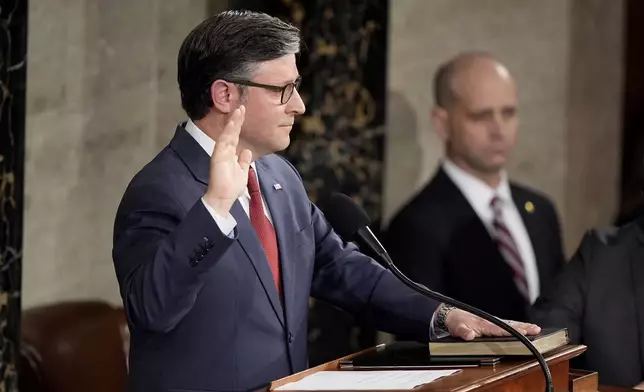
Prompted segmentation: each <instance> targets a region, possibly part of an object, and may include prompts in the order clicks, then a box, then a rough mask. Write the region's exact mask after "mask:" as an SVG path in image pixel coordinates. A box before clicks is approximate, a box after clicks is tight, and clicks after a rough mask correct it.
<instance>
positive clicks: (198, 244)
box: [112, 184, 234, 332]
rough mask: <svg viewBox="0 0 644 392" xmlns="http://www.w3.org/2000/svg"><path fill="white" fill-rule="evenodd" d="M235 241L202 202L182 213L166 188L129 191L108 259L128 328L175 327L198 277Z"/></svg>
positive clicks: (193, 294)
mask: <svg viewBox="0 0 644 392" xmlns="http://www.w3.org/2000/svg"><path fill="white" fill-rule="evenodd" d="M233 241H234V240H233V239H231V238H228V237H227V236H225V235H223V234H222V233H221V231H220V230H219V227H218V226H217V224H216V223H215V221H214V219H213V218H212V216H211V215H210V213H209V212H208V210H207V209H206V207H205V206H204V205H203V203H202V202H201V200H198V201H197V202H196V203H195V204H194V206H193V207H192V208H191V209H190V210H188V211H186V210H185V209H184V208H183V207H182V206H181V204H180V203H178V202H176V201H175V198H174V197H173V194H172V189H168V188H167V186H161V185H158V184H150V185H145V186H139V187H135V188H133V189H129V190H128V191H127V192H126V194H125V196H124V198H123V201H122V202H121V205H120V206H119V211H118V213H117V218H116V222H115V230H114V247H113V255H112V256H113V259H114V266H115V269H116V275H117V278H118V281H119V286H120V290H121V296H122V298H123V304H124V307H125V311H126V313H127V316H128V320H129V322H130V326H131V327H134V328H141V329H145V330H149V331H154V332H167V331H169V330H171V329H172V328H174V327H175V326H176V324H177V323H178V322H179V321H180V320H181V319H182V318H183V317H184V316H185V315H186V314H187V313H188V312H189V311H190V309H191V308H192V306H193V304H194V302H195V299H196V297H197V294H198V293H199V290H200V289H201V286H202V280H201V275H202V274H203V273H204V272H205V271H207V270H208V269H209V268H210V267H212V265H214V264H215V263H216V262H217V261H218V260H219V259H220V258H221V256H222V255H223V254H224V253H225V252H226V250H228V248H229V246H230V245H231V244H232V243H233ZM199 254H201V255H203V256H202V257H201V256H199ZM191 259H192V260H194V261H196V263H195V262H194V261H193V262H191Z"/></svg>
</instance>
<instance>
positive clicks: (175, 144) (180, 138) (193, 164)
mask: <svg viewBox="0 0 644 392" xmlns="http://www.w3.org/2000/svg"><path fill="white" fill-rule="evenodd" d="M170 147H171V148H172V149H173V150H174V151H175V152H176V153H177V155H179V157H180V158H181V160H182V161H183V162H184V163H185V165H186V166H187V167H188V169H189V170H190V171H191V172H192V174H193V176H194V177H195V179H197V181H199V182H201V183H203V184H206V185H208V180H209V177H210V156H209V155H208V154H207V153H206V152H205V151H204V150H203V148H201V146H200V145H199V143H197V141H196V140H195V139H194V138H193V137H192V136H191V135H190V134H189V133H188V132H187V131H186V130H185V123H181V124H179V126H177V130H176V132H175V135H174V137H173V138H172V140H171V141H170ZM258 162H259V161H258ZM261 182H262V178H261V176H260V183H261ZM262 194H264V195H265V197H266V190H265V189H262ZM267 203H268V200H267ZM269 205H270V204H269ZM230 212H231V214H232V215H233V217H234V218H235V220H236V221H237V233H238V238H237V239H238V242H239V244H240V245H241V247H242V249H243V250H244V252H245V253H246V255H247V256H248V258H249V259H250V261H251V263H252V264H253V268H254V269H255V272H256V273H257V276H258V277H259V280H260V282H261V284H262V286H263V288H264V291H265V292H266V295H267V296H268V298H269V300H270V302H271V305H272V307H273V310H274V311H275V314H276V315H277V318H278V319H279V321H280V323H281V324H282V327H284V326H285V324H284V311H283V309H282V304H281V302H280V299H279V295H278V293H277V288H276V287H275V282H274V281H273V274H272V273H271V269H270V266H269V265H268V259H267V258H266V253H264V248H263V247H262V243H261V242H260V241H259V238H258V237H257V233H256V232H255V229H254V228H253V226H252V225H251V223H250V219H249V218H248V215H247V214H246V212H245V211H244V208H243V207H242V206H241V204H239V201H236V202H235V204H233V208H232V210H231V211H230ZM272 214H273V217H274V216H275V213H272ZM273 219H275V218H273ZM278 227H279V226H278ZM281 229H282V230H283V228H281ZM279 243H280V233H279V232H278V244H279ZM278 246H279V245H278ZM281 252H282V251H281V249H280V258H281V256H282V254H281Z"/></svg>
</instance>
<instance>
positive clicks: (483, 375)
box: [269, 345, 632, 392]
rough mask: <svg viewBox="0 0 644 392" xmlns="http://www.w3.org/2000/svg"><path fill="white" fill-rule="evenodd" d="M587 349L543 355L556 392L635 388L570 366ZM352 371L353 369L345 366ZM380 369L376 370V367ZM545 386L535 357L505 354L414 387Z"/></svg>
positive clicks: (510, 388) (281, 382)
mask: <svg viewBox="0 0 644 392" xmlns="http://www.w3.org/2000/svg"><path fill="white" fill-rule="evenodd" d="M374 349H375V348H370V349H367V350H365V351H361V352H360V353H356V354H352V355H348V356H346V357H343V358H338V359H337V360H334V361H331V362H327V363H325V364H322V365H319V366H316V367H314V368H311V369H307V370H305V371H303V372H300V373H296V374H293V375H291V376H288V377H285V378H282V379H280V380H277V381H273V382H272V383H271V385H270V388H269V389H270V390H274V389H275V388H278V387H280V386H282V385H284V384H288V383H290V382H294V381H299V380H301V379H302V378H304V377H306V376H308V375H310V374H313V373H316V372H319V371H324V370H327V371H328V370H338V369H339V365H338V364H339V362H340V361H342V360H347V359H351V358H352V357H353V356H356V355H358V354H361V353H364V352H367V351H369V350H374ZM584 351H586V346H581V345H567V346H563V347H560V348H558V349H556V350H554V351H551V352H549V353H547V354H546V355H544V358H545V359H546V362H547V363H548V367H549V368H550V372H551V374H552V382H553V384H554V390H555V391H556V392H562V391H571V392H597V391H602V392H621V391H632V390H631V389H628V388H616V387H602V386H599V385H598V375H597V373H595V372H585V371H580V370H574V369H571V368H570V359H571V358H574V357H576V356H578V355H580V354H582V353H583V352H584ZM346 371H351V370H346ZM373 371H377V370H373ZM544 390H545V379H544V377H543V372H542V370H541V367H540V366H539V364H538V363H537V361H536V360H535V359H531V358H525V357H521V358H511V357H506V358H504V359H503V361H502V362H501V363H500V364H498V365H496V366H480V367H475V368H463V369H461V371H460V372H458V373H456V374H453V375H451V376H447V377H444V378H441V379H438V380H436V381H434V382H431V383H429V384H425V385H423V386H421V387H418V388H415V389H413V391H427V392H429V391H451V392H457V391H458V392H465V391H468V392H469V391H537V392H542V391H544Z"/></svg>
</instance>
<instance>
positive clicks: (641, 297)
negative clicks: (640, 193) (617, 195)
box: [630, 219, 644, 372]
mask: <svg viewBox="0 0 644 392" xmlns="http://www.w3.org/2000/svg"><path fill="white" fill-rule="evenodd" d="M637 225H638V228H637V229H638V230H637V240H636V241H637V243H636V244H635V246H632V247H631V249H632V250H631V254H630V261H631V271H632V273H631V279H632V287H633V290H634V294H635V305H636V306H635V308H636V309H637V325H639V328H638V333H639V336H638V338H639V350H640V358H644V282H642V280H644V278H643V277H644V260H642V257H641V255H642V253H643V252H644V220H641V219H640V221H639V222H637ZM641 366H642V372H644V361H642V363H641Z"/></svg>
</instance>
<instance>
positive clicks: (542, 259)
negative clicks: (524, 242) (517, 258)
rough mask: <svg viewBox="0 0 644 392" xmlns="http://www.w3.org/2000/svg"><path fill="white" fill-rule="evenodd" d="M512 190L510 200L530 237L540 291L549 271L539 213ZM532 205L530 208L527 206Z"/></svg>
mask: <svg viewBox="0 0 644 392" xmlns="http://www.w3.org/2000/svg"><path fill="white" fill-rule="evenodd" d="M511 189H512V199H514V204H515V205H516V207H517V209H518V210H519V214H520V215H521V220H523V224H524V225H525V228H526V231H527V232H528V237H530V243H531V244H532V250H533V251H534V258H535V261H536V263H537V272H538V273H539V286H540V291H543V289H544V280H545V278H546V277H547V276H549V271H548V270H547V268H548V266H547V265H546V260H547V259H548V257H547V254H546V251H547V248H546V246H547V243H545V242H544V238H543V236H542V235H540V233H541V230H540V228H543V225H540V222H539V218H540V216H539V215H538V214H540V213H541V211H538V210H537V209H536V208H535V206H534V204H532V201H531V200H528V199H527V198H526V197H525V195H524V194H523V192H521V191H520V190H519V189H517V188H516V187H511ZM530 205H532V208H530V207H529V206H530Z"/></svg>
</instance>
